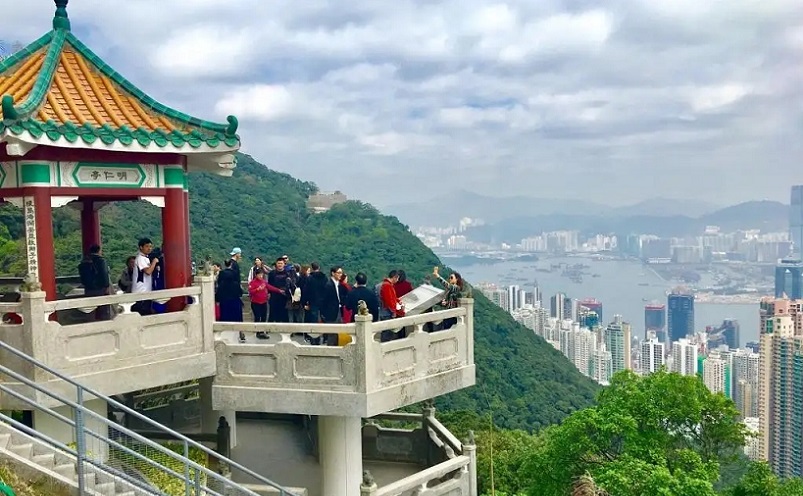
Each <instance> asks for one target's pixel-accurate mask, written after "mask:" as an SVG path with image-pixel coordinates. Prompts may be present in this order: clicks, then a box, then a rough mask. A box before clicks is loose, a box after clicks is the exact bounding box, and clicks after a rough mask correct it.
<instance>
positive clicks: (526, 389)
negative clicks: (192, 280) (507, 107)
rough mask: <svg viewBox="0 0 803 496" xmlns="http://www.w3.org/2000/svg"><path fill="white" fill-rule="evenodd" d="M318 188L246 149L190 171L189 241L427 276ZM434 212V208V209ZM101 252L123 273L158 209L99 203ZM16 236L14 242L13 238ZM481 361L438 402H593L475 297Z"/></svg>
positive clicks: (1, 249) (60, 252) (208, 249)
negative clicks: (221, 169) (470, 377)
mask: <svg viewBox="0 0 803 496" xmlns="http://www.w3.org/2000/svg"><path fill="white" fill-rule="evenodd" d="M315 190H316V187H315V186H314V185H313V184H311V183H307V182H302V181H298V180H296V179H293V178H292V177H290V176H289V175H287V174H280V173H277V172H274V171H271V170H269V169H267V168H266V167H265V166H263V165H262V164H259V163H258V162H256V161H255V160H253V159H252V158H251V157H249V156H247V155H242V156H240V158H239V164H238V167H237V169H236V171H235V174H234V177H232V178H222V177H218V176H213V175H208V174H193V175H191V179H190V197H191V199H190V215H191V219H192V247H193V255H194V258H195V259H197V260H200V259H203V258H204V257H206V256H208V255H209V256H212V257H213V258H214V259H216V260H223V259H224V258H225V257H226V256H227V255H226V254H227V253H228V252H229V251H230V250H231V249H232V247H234V246H238V247H241V248H242V249H243V252H244V254H245V256H246V257H248V258H250V257H253V256H255V255H261V256H264V257H267V259H271V258H273V257H277V256H279V255H282V254H288V255H290V256H291V258H292V259H293V260H295V261H299V262H312V261H318V262H320V263H321V264H322V265H323V266H324V267H328V266H329V265H331V264H342V265H343V266H344V267H345V268H346V270H347V272H349V273H352V274H354V273H356V272H357V271H364V272H366V273H367V274H368V276H369V278H370V281H374V282H378V281H379V280H380V279H381V277H382V276H383V275H385V274H386V272H387V271H388V270H390V269H395V268H404V269H405V270H406V271H407V273H408V275H409V276H410V277H411V278H412V279H413V280H414V281H420V280H421V279H423V277H425V276H426V275H428V274H430V273H431V271H432V267H433V266H435V265H438V264H439V261H438V258H437V257H436V256H435V255H434V254H433V253H432V251H430V250H429V249H428V248H427V247H425V246H424V245H423V244H422V243H421V241H420V240H419V239H417V238H416V237H415V236H414V235H413V234H411V233H410V231H409V230H408V229H407V227H406V226H404V225H403V224H401V223H400V222H399V221H398V220H397V219H396V218H395V217H388V216H383V215H381V214H380V213H379V212H377V210H376V209H374V208H373V207H371V206H370V205H366V204H363V203H359V202H347V203H345V204H341V205H337V206H336V207H334V208H333V209H332V210H330V211H329V212H326V213H323V214H317V215H316V214H311V213H309V212H308V210H307V207H306V200H307V197H308V196H309V195H310V194H311V193H312V192H314V191H315ZM433 215H437V213H436V212H433ZM101 222H102V229H101V232H102V236H103V244H104V252H105V255H106V258H107V260H108V261H109V263H110V265H111V267H112V274H113V275H115V277H116V274H118V273H119V271H120V270H121V269H122V266H123V264H124V261H125V258H126V257H127V256H128V255H131V254H133V253H134V251H135V249H136V240H137V238H138V237H139V236H149V237H151V238H152V239H154V241H156V242H157V243H158V242H159V238H160V237H161V235H160V231H161V228H160V225H161V222H160V218H159V210H158V209H156V208H154V207H152V206H150V205H148V204H145V203H142V202H130V203H117V204H112V205H108V206H106V207H104V208H103V210H102V211H101ZM0 225H5V226H7V227H8V230H7V231H6V232H4V231H2V230H0V272H3V273H6V274H16V275H22V272H23V269H22V267H23V263H24V262H23V259H22V243H21V241H20V239H21V237H22V235H23V231H22V223H21V218H20V215H19V211H17V210H15V209H14V208H13V207H10V206H5V207H2V208H0ZM54 228H55V231H56V233H57V239H56V251H57V259H58V260H57V266H58V270H59V273H60V274H74V273H76V267H77V264H78V262H79V260H80V246H81V244H80V229H79V217H78V212H76V211H73V210H71V209H69V208H61V209H58V210H56V211H55V214H54ZM10 239H11V240H14V241H11V242H10V241H9V240H10ZM475 326H476V328H475V334H476V336H475V348H474V349H475V359H476V363H477V367H478V386H476V387H474V388H471V389H469V390H464V391H460V392H457V393H455V394H452V395H449V396H447V397H443V398H440V399H439V400H438V407H439V408H441V409H447V410H471V411H478V412H481V413H482V412H488V411H492V412H493V415H494V418H495V421H496V422H497V424H498V425H500V426H502V427H506V428H517V429H524V430H528V431H531V430H535V429H538V428H540V427H543V426H546V425H550V424H553V423H556V422H559V421H560V420H561V419H563V418H564V417H565V416H566V415H568V414H569V413H571V412H572V411H574V410H576V409H578V408H582V407H585V406H588V405H590V404H591V402H592V400H593V397H594V394H595V393H596V392H597V390H598V388H597V386H596V385H595V384H594V383H593V382H592V381H590V380H589V379H587V378H585V377H584V376H582V375H581V374H580V373H579V372H578V371H577V370H576V368H575V367H574V366H573V365H572V364H571V363H570V362H568V361H567V360H566V359H565V358H564V357H563V356H562V355H561V354H560V353H559V352H557V351H555V350H554V349H553V348H552V346H550V345H549V344H547V343H546V342H545V341H544V340H542V339H541V338H538V337H536V336H535V335H534V334H533V333H532V332H531V331H530V330H528V329H526V328H524V327H523V326H521V325H519V324H517V323H516V322H515V321H513V319H512V318H511V317H510V316H509V315H508V314H507V313H505V312H504V311H502V310H501V309H499V308H497V307H496V306H494V305H493V304H492V303H491V302H490V301H488V300H487V299H485V298H484V297H482V295H476V310H475Z"/></svg>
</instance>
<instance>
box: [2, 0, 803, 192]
mask: <svg viewBox="0 0 803 496" xmlns="http://www.w3.org/2000/svg"><path fill="white" fill-rule="evenodd" d="M14 3H15V5H14V7H13V8H12V7H9V6H6V8H5V9H4V10H3V16H2V17H1V18H0V28H2V29H0V38H1V39H4V40H19V41H22V42H24V43H26V44H27V43H28V42H30V41H33V40H34V39H35V38H36V37H38V36H39V35H41V34H43V33H44V32H45V31H47V30H48V29H50V20H51V18H52V16H53V11H54V7H53V2H52V1H50V0H25V1H24V2H22V1H18V2H14ZM68 11H69V13H70V18H71V20H72V25H73V31H74V32H75V33H76V34H77V35H78V36H79V37H80V38H81V39H83V41H84V42H85V43H87V44H88V45H89V46H90V47H91V48H92V49H93V50H95V51H96V53H98V54H99V55H100V56H101V57H103V58H104V59H105V60H106V61H107V62H108V63H109V64H110V65H112V67H115V68H116V69H117V70H118V71H119V72H121V73H122V74H123V75H125V76H126V77H127V78H128V79H130V80H131V81H132V82H134V83H135V84H136V85H138V86H139V87H140V88H142V89H143V90H144V91H146V92H148V93H150V94H151V95H153V96H154V97H155V98H157V99H159V100H161V101H163V102H164V103H166V104H168V105H170V106H173V107H177V108H179V109H180V110H184V111H186V112H188V113H191V114H195V115H197V116H199V117H203V118H208V119H214V120H219V121H223V120H224V119H225V116H226V115H228V114H234V115H236V116H237V117H238V118H239V120H240V133H241V137H242V140H243V151H245V152H246V153H250V154H252V155H253V156H254V157H256V158H257V159H258V160H260V161H261V162H263V163H265V164H267V165H268V166H269V167H271V168H273V169H276V170H281V171H285V172H288V173H290V174H292V175H294V176H296V177H298V178H301V179H305V180H311V181H314V182H316V183H317V184H318V185H319V187H320V188H321V189H322V190H335V189H340V190H342V191H344V192H346V193H347V194H349V196H353V197H356V198H359V199H362V200H366V201H371V202H373V203H375V204H377V205H386V204H390V203H400V202H405V201H407V200H417V199H430V198H432V197H434V196H436V195H438V194H441V193H448V191H449V190H455V189H460V188H463V189H468V190H472V191H476V192H479V193H489V194H492V195H495V196H507V195H514V194H521V195H530V196H541V197H566V198H585V199H590V200H596V201H602V202H605V203H609V204H614V205H618V204H627V203H635V202H636V201H639V200H642V199H645V198H648V197H651V196H664V197H674V198H697V199H712V200H713V201H714V202H715V203H720V204H726V203H731V202H737V201H743V200H747V199H760V198H771V199H778V200H783V201H788V191H789V185H790V183H795V182H796V183H803V136H802V135H803V4H801V0H720V1H712V0H612V1H600V2H594V1H591V0H565V1H560V0H538V1H534V0H526V1H525V0H520V1H508V2H492V1H480V0H456V1H437V0H388V1H385V0H349V1H345V0H341V1H337V2H335V1H330V2H325V1H316V0H303V1H298V0H295V1H271V0H227V1H223V0H128V1H123V0H73V1H71V2H70V5H69V8H68Z"/></svg>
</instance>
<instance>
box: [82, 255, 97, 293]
mask: <svg viewBox="0 0 803 496" xmlns="http://www.w3.org/2000/svg"><path fill="white" fill-rule="evenodd" d="M78 276H79V277H80V278H81V284H82V285H83V286H84V289H85V290H93V289H100V288H99V287H98V268H97V266H96V265H95V261H94V260H92V259H91V258H85V259H83V260H81V263H80V264H78Z"/></svg>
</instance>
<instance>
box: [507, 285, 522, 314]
mask: <svg viewBox="0 0 803 496" xmlns="http://www.w3.org/2000/svg"><path fill="white" fill-rule="evenodd" d="M507 301H508V304H507V306H508V312H513V311H515V310H518V309H519V308H521V307H522V306H524V292H523V291H522V290H521V288H520V287H519V286H518V285H516V284H514V285H512V286H508V288H507Z"/></svg>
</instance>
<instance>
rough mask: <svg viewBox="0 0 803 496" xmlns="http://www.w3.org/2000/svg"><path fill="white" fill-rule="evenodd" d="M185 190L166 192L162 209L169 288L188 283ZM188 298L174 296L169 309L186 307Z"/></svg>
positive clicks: (163, 244) (169, 190) (163, 246)
mask: <svg viewBox="0 0 803 496" xmlns="http://www.w3.org/2000/svg"><path fill="white" fill-rule="evenodd" d="M185 214H186V212H185V209H184V191H183V190H182V188H180V187H179V188H169V189H168V190H167V193H165V206H164V208H163V209H162V239H163V242H162V250H163V251H164V259H165V265H166V267H165V270H166V272H165V286H166V287H167V288H168V289H173V288H183V287H185V286H186V284H187V277H188V275H187V274H188V272H189V268H188V264H187V254H186V246H187V245H186V243H187V236H186V234H187V230H186V228H185ZM185 301H186V298H173V299H172V300H170V302H169V303H168V304H167V308H168V311H171V312H174V311H178V310H182V309H183V308H184V304H185Z"/></svg>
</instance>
